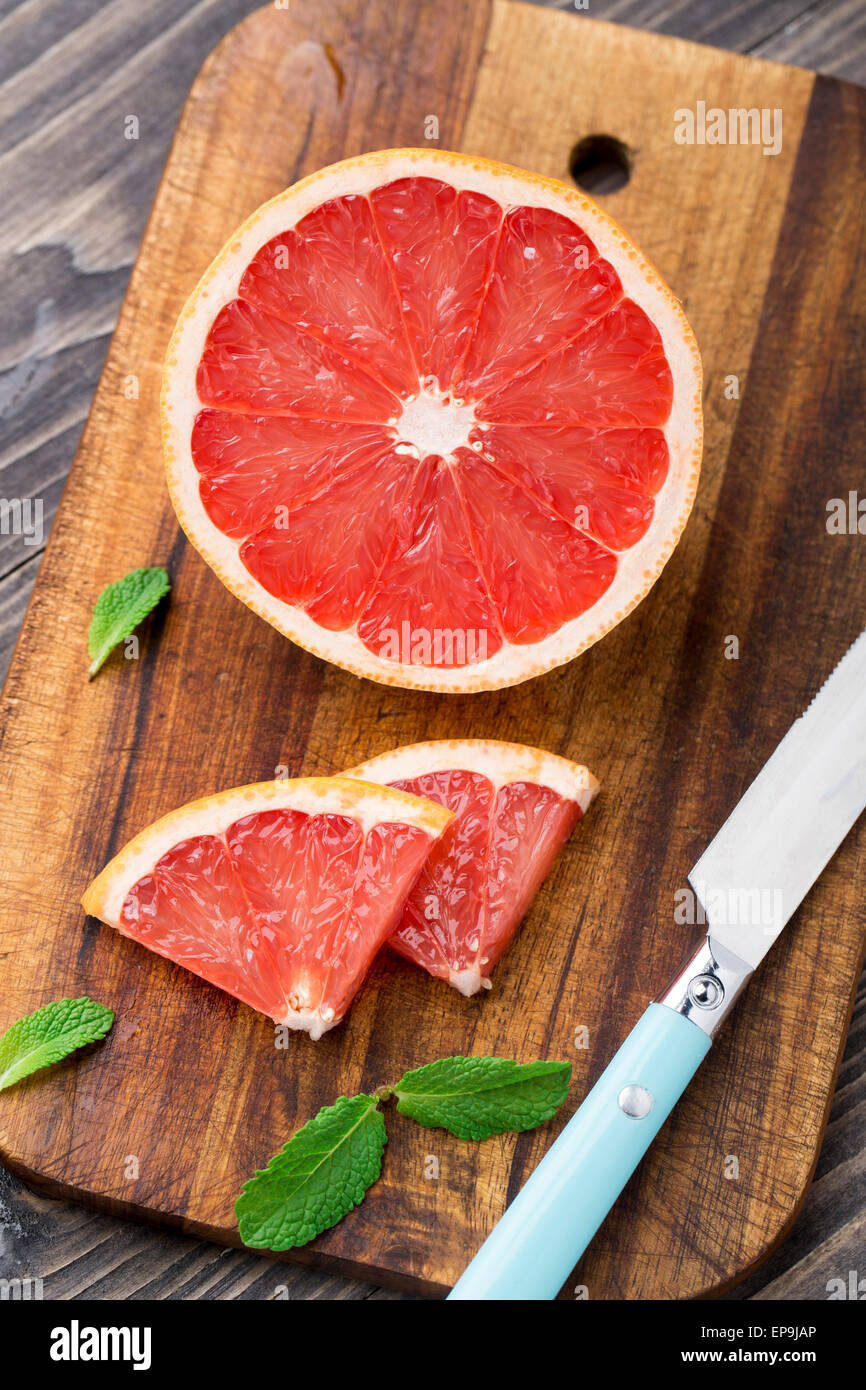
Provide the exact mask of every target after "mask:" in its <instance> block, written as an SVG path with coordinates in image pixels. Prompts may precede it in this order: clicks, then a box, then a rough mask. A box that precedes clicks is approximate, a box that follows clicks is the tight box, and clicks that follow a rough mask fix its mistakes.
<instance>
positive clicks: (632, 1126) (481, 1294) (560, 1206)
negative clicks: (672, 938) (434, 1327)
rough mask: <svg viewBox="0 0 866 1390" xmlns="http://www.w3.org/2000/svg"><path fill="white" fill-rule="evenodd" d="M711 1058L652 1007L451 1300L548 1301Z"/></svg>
mask: <svg viewBox="0 0 866 1390" xmlns="http://www.w3.org/2000/svg"><path fill="white" fill-rule="evenodd" d="M709 1049H710V1039H709V1038H708V1036H707V1035H706V1033H704V1032H703V1031H702V1030H701V1029H700V1028H699V1027H698V1026H697V1024H695V1023H692V1022H691V1021H690V1020H689V1019H688V1018H686V1017H684V1015H683V1014H679V1013H676V1012H675V1010H674V1009H669V1008H668V1007H667V1006H666V1005H664V1004H650V1006H649V1008H648V1009H647V1011H646V1013H645V1014H644V1015H643V1017H642V1018H641V1020H640V1022H639V1023H638V1024H637V1026H636V1027H635V1028H633V1029H632V1031H631V1032H630V1033H629V1035H628V1037H627V1038H626V1040H625V1042H624V1043H623V1045H622V1047H621V1048H620V1050H619V1052H618V1053H617V1054H616V1056H615V1057H614V1059H613V1061H612V1062H611V1063H610V1065H609V1066H608V1067H607V1069H606V1070H605V1071H604V1072H603V1074H602V1075H601V1076H600V1077H599V1079H598V1081H597V1082H596V1084H595V1086H593V1088H592V1090H591V1091H590V1093H589V1095H588V1096H587V1097H586V1100H585V1101H584V1102H583V1104H582V1105H581V1107H580V1109H579V1110H578V1111H577V1113H576V1114H575V1115H574V1116H573V1117H572V1119H571V1120H569V1122H568V1124H567V1125H566V1127H565V1129H564V1130H563V1131H562V1133H561V1134H560V1136H559V1138H558V1139H557V1140H556V1143H555V1144H553V1145H552V1146H551V1148H550V1149H549V1150H548V1152H547V1153H546V1154H545V1156H544V1158H543V1159H542V1160H541V1162H540V1163H539V1165H538V1167H537V1168H536V1169H535V1172H534V1173H533V1174H532V1176H531V1177H530V1179H529V1181H528V1182H527V1183H526V1184H525V1185H524V1186H523V1188H521V1190H520V1192H519V1193H518V1194H517V1196H516V1197H515V1199H514V1201H513V1202H512V1203H511V1206H510V1207H509V1208H508V1210H507V1211H506V1213H505V1215H504V1216H503V1217H502V1219H501V1221H500V1222H499V1223H498V1225H496V1226H495V1227H494V1228H493V1230H492V1231H491V1233H490V1235H489V1236H488V1237H487V1240H486V1241H485V1242H484V1244H483V1245H482V1247H481V1249H480V1250H479V1252H478V1254H477V1255H476V1256H475V1259H474V1260H473V1261H472V1263H471V1264H470V1265H469V1267H468V1268H467V1269H466V1271H465V1272H464V1274H463V1275H462V1276H461V1278H460V1279H459V1280H458V1281H457V1283H456V1284H455V1286H454V1288H453V1289H452V1291H451V1293H450V1294H449V1295H448V1297H449V1298H453V1299H544V1298H555V1297H556V1295H557V1294H558V1293H559V1290H560V1289H561V1288H562V1285H563V1284H564V1282H565V1280H566V1279H567V1278H568V1276H569V1274H570V1273H571V1271H572V1269H573V1268H574V1266H575V1265H576V1263H577V1261H578V1260H579V1258H580V1256H581V1255H582V1254H583V1252H584V1250H585V1249H586V1247H587V1245H588V1244H589V1242H590V1241H591V1240H592V1237H593V1236H594V1235H595V1233H596V1231H597V1230H598V1228H599V1226H600V1225H601V1223H602V1221H603V1220H604V1218H605V1217H606V1216H607V1213H608V1212H609V1211H610V1209H611V1207H612V1206H613V1204H614V1202H615V1201H616V1199H617V1197H618V1196H619V1194H620V1192H621V1191H622V1189H623V1188H624V1187H625V1185H626V1183H627V1182H628V1180H629V1178H630V1177H631V1175H632V1173H633V1172H634V1170H635V1168H636V1167H637V1166H638V1164H639V1163H640V1161H641V1159H642V1158H643V1156H644V1154H645V1153H646V1151H647V1149H648V1148H649V1146H650V1144H651V1143H652V1141H653V1139H654V1138H655V1137H656V1135H657V1134H658V1132H659V1130H660V1129H661V1127H662V1125H663V1124H664V1122H665V1120H666V1119H667V1117H668V1115H669V1114H670V1112H671V1110H672V1109H673V1107H674V1106H675V1105H676V1103H677V1101H678V1100H679V1098H680V1096H681V1095H682V1093H683V1091H684V1090H685V1088H686V1086H687V1085H688V1083H689V1082H690V1081H691V1079H692V1077H693V1076H694V1074H695V1072H696V1071H697V1069H698V1067H699V1066H700V1064H701V1062H702V1061H703V1060H704V1058H705V1057H706V1055H707V1052H708V1051H709ZM627 1087H628V1088H637V1090H628V1091H626V1088H627ZM624 1091H625V1092H626V1094H625V1095H623V1092H624ZM621 1098H622V1099H621ZM623 1105H625V1106H626V1110H628V1109H630V1110H632V1111H635V1110H637V1111H640V1110H642V1109H644V1108H646V1107H647V1106H648V1107H649V1108H648V1111H647V1113H646V1114H643V1115H638V1116H633V1115H630V1114H628V1113H626V1110H624V1109H623V1108H622V1106H623Z"/></svg>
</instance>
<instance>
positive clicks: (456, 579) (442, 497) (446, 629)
mask: <svg viewBox="0 0 866 1390" xmlns="http://www.w3.org/2000/svg"><path fill="white" fill-rule="evenodd" d="M421 467H422V473H421V478H420V483H419V485H420V487H421V488H422V493H421V499H420V505H419V506H418V509H417V512H416V513H415V518H414V522H415V524H414V527H413V529H412V531H411V533H410V534H409V535H408V536H407V539H406V543H405V544H404V545H400V546H397V547H395V549H394V550H393V552H392V554H391V555H390V556H389V558H388V560H387V561H386V563H385V564H384V566H383V567H382V570H381V572H380V574H379V576H378V579H377V582H376V584H375V586H374V588H373V591H372V593H371V595H370V598H369V601H368V603H367V605H366V607H365V609H364V612H363V614H362V615H361V619H360V621H359V623H358V636H359V637H360V639H361V641H362V642H363V643H364V646H365V647H366V648H367V649H368V650H369V651H370V652H372V653H374V654H375V655H377V656H379V657H381V658H383V659H385V660H391V661H398V662H399V661H403V662H404V663H405V662H408V663H411V664H413V665H417V666H427V667H435V668H438V669H441V668H443V667H457V668H459V667H461V666H466V665H471V664H472V663H473V662H475V661H478V660H484V659H485V658H487V657H490V656H493V655H494V653H495V652H497V651H498V650H499V648H500V647H501V646H502V635H501V632H500V626H499V622H498V620H497V616H496V610H495V608H494V605H493V603H492V601H491V598H490V595H489V593H488V591H487V589H486V587H485V584H484V580H483V578H482V575H481V571H480V569H479V565H478V560H477V557H476V553H475V549H474V546H473V540H472V535H471V533H470V528H469V523H468V520H467V517H466V514H465V511H464V508H463V505H462V503H461V499H460V495H459V493H458V490H457V486H456V482H455V478H454V476H453V474H452V471H451V470H450V469H448V468H444V467H442V466H440V464H439V462H438V461H437V460H428V461H427V462H426V463H425V464H422V466H421Z"/></svg>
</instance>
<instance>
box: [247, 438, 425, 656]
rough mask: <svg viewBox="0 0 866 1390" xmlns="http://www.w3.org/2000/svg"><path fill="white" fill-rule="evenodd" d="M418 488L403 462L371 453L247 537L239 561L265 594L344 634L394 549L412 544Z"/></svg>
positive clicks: (401, 459) (389, 452)
mask: <svg viewBox="0 0 866 1390" xmlns="http://www.w3.org/2000/svg"><path fill="white" fill-rule="evenodd" d="M365 463H369V467H367V466H365ZM415 493H417V486H416V484H415V475H414V474H413V473H412V472H411V471H409V470H407V468H406V461H405V459H403V458H402V457H400V456H399V455H397V454H395V453H394V452H393V451H391V450H388V451H387V452H385V453H382V454H380V455H379V456H378V457H374V456H373V455H371V456H370V457H369V458H368V459H367V460H362V461H361V462H359V465H358V466H357V467H355V468H353V469H352V470H351V471H349V472H344V473H341V474H340V475H338V477H337V478H336V479H335V480H334V481H333V482H332V483H331V484H330V486H326V487H324V488H323V489H322V490H321V491H320V492H318V493H316V494H315V495H313V496H312V497H307V498H303V499H301V500H300V501H297V502H296V503H294V504H293V505H292V506H290V507H288V508H287V509H286V512H285V514H280V515H277V516H276V517H275V519H274V520H273V521H272V522H271V523H270V524H269V525H268V526H264V527H262V529H261V530H260V531H257V532H256V533H255V534H254V535H252V536H250V537H249V538H248V539H247V540H245V541H244V543H243V545H242V546H241V548H240V552H239V553H240V558H241V560H242V562H243V564H244V565H245V567H246V568H247V569H248V570H249V572H250V574H251V575H252V576H253V577H254V578H255V579H256V580H257V581H258V582H259V583H260V584H261V585H262V586H263V588H265V589H266V590H267V591H268V593H270V594H274V595H275V596H276V597H277V598H279V599H280V600H281V601H283V602H285V603H290V604H292V605H294V606H296V607H298V608H301V609H303V610H304V611H305V612H306V613H309V614H310V616H311V617H312V618H313V620H314V621H315V622H316V623H318V624H319V625H320V626H322V627H324V628H328V629H330V630H333V631H338V632H339V631H341V630H343V629H344V628H346V627H347V626H348V625H349V624H350V623H352V622H354V621H355V620H356V619H357V617H358V615H359V613H360V612H361V610H362V608H363V606H364V602H365V600H366V598H367V595H368V594H369V593H370V591H371V590H372V589H373V588H374V586H375V584H376V582H377V580H378V579H379V576H380V573H381V570H382V567H383V565H384V564H385V562H386V560H387V558H388V556H389V554H390V553H391V551H392V550H393V549H394V548H395V547H399V546H400V544H401V542H402V543H403V544H404V545H405V544H408V542H409V538H410V537H411V534H412V521H413V514H414V508H413V504H412V497H413V494H415Z"/></svg>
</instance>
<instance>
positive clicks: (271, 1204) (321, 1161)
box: [235, 1095, 386, 1250]
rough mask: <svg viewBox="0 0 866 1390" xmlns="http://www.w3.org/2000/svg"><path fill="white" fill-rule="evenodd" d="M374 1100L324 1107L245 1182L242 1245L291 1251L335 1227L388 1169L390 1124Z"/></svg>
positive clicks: (344, 1099)
mask: <svg viewBox="0 0 866 1390" xmlns="http://www.w3.org/2000/svg"><path fill="white" fill-rule="evenodd" d="M377 1104H378V1102H377V1100H376V1097H375V1096H364V1095H361V1096H351V1097H349V1096H341V1098H340V1099H339V1100H338V1101H337V1103H336V1104H335V1105H326V1106H324V1107H323V1108H322V1109H321V1110H320V1111H319V1113H318V1115H315V1116H314V1117H313V1119H312V1120H309V1121H308V1123H307V1124H305V1125H304V1127H303V1129H299V1130H298V1132H297V1134H295V1135H293V1136H292V1138H291V1139H290V1140H289V1142H288V1144H286V1145H284V1146H283V1148H282V1149H281V1150H280V1152H279V1153H278V1154H275V1155H274V1157H273V1158H272V1159H271V1161H270V1163H269V1164H268V1166H267V1168H264V1169H262V1170H261V1171H259V1172H257V1173H256V1175H255V1177H254V1178H250V1180H249V1182H247V1183H245V1184H244V1187H243V1189H242V1191H241V1195H240V1197H239V1198H238V1200H237V1201H236V1202H235V1215H236V1216H237V1218H238V1227H239V1230H240V1236H241V1240H242V1241H243V1243H244V1245H250V1246H253V1247H254V1248H255V1249H257V1250H290V1249H291V1248H292V1247H293V1246H295V1245H306V1243H307V1241H308V1240H312V1239H313V1237H314V1236H317V1235H319V1234H320V1232H322V1231H327V1230H328V1228H329V1227H330V1226H336V1224H337V1222H338V1221H341V1220H342V1219H343V1217H344V1216H345V1215H346V1213H347V1212H349V1211H351V1210H352V1208H353V1207H356V1206H358V1205H359V1203H360V1202H362V1201H363V1199H364V1194H365V1193H366V1191H367V1188H368V1187H369V1186H370V1185H371V1184H372V1183H374V1182H375V1181H376V1179H377V1178H378V1176H379V1174H380V1172H381V1171H382V1154H383V1153H384V1151H385V1140H386V1135H385V1121H384V1120H383V1119H382V1116H381V1115H380V1114H379V1111H378V1109H377V1108H376V1107H377Z"/></svg>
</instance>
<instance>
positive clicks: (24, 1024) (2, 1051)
mask: <svg viewBox="0 0 866 1390" xmlns="http://www.w3.org/2000/svg"><path fill="white" fill-rule="evenodd" d="M113 1022H114V1014H113V1013H112V1011H111V1009H107V1008H106V1007H105V1005H104V1004H97V1003H96V1001H95V1000H94V999H88V998H87V996H86V995H85V996H84V998H82V999H56V1000H55V1001H54V1002H53V1003H52V1004H46V1005H45V1006H44V1008H41V1009H37V1010H36V1012H35V1013H32V1014H28V1015H27V1017H26V1018H19V1020H18V1022H17V1023H13V1024H12V1027H11V1028H9V1029H7V1031H6V1032H5V1033H4V1034H3V1036H2V1037H0V1091H2V1090H3V1089H4V1087H6V1086H12V1085H13V1084H14V1083H15V1082H16V1081H21V1080H23V1078H24V1077H25V1076H29V1075H30V1074H31V1072H34V1071H38V1070H39V1068H40V1067H47V1066H50V1064H51V1063H52V1062H59V1061H61V1059H62V1058H63V1057H68V1055H69V1053H70V1052H74V1051H75V1049H76V1048H78V1047H86V1046H87V1044H88V1043H93V1042H98V1041H99V1039H100V1038H104V1037H105V1035H106V1033H107V1032H108V1030H109V1028H110V1027H111V1025H112V1023H113Z"/></svg>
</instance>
